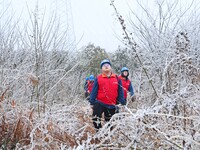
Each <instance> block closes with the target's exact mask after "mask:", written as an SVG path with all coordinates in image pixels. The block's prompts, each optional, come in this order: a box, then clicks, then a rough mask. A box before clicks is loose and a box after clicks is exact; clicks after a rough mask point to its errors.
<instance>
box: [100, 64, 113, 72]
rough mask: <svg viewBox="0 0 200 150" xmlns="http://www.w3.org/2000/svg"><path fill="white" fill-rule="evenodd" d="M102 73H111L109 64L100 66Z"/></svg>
mask: <svg viewBox="0 0 200 150" xmlns="http://www.w3.org/2000/svg"><path fill="white" fill-rule="evenodd" d="M102 71H103V72H110V71H111V66H110V64H107V63H105V64H103V66H102Z"/></svg>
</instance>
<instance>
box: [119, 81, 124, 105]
mask: <svg viewBox="0 0 200 150" xmlns="http://www.w3.org/2000/svg"><path fill="white" fill-rule="evenodd" d="M117 103H119V104H122V105H126V102H125V99H124V91H123V89H122V81H121V80H120V79H119V81H118V97H117Z"/></svg>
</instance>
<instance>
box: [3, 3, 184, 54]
mask: <svg viewBox="0 0 200 150" xmlns="http://www.w3.org/2000/svg"><path fill="white" fill-rule="evenodd" d="M36 1H37V0H0V2H1V6H4V9H5V8H6V5H8V4H9V3H11V6H12V9H13V11H14V12H15V14H18V15H19V14H22V15H23V17H24V16H26V17H27V6H28V7H29V9H31V10H32V11H33V10H34V7H35V3H36ZM66 1H68V2H69V1H70V0H38V2H39V9H40V12H42V11H44V10H45V12H46V17H49V16H47V15H48V14H50V12H51V11H52V10H57V11H59V12H60V13H64V14H66V8H67V7H66V5H65V4H66ZM181 1H184V0H181ZM185 1H187V0H185ZM70 2H71V3H68V6H69V4H70V5H71V9H69V8H67V10H69V11H67V13H68V18H70V19H69V20H70V21H69V22H68V23H69V25H70V27H71V31H72V29H73V31H74V35H75V39H76V42H78V45H77V48H78V49H79V48H80V47H82V46H85V45H87V44H88V43H89V42H91V43H94V44H95V46H100V47H102V48H105V49H106V50H107V51H113V50H116V49H117V47H118V45H123V44H122V43H121V42H120V41H119V40H118V39H117V38H116V36H118V37H121V38H122V36H121V35H122V30H121V26H120V24H119V22H118V21H117V20H116V15H115V12H114V9H113V7H112V6H110V0H71V1H70ZM133 2H135V3H134V4H133ZM142 2H143V3H145V5H147V6H148V7H152V8H153V5H152V2H155V1H154V0H145V1H142ZM26 5H27V6H26ZM55 5H56V7H55ZM115 5H116V7H117V9H118V10H119V12H120V14H122V16H123V18H125V19H126V20H125V21H128V19H127V18H128V16H129V13H128V12H130V8H131V9H132V10H134V11H136V12H138V15H140V14H139V13H140V11H139V10H137V9H138V7H137V6H136V0H115ZM23 17H21V18H23ZM63 17H64V18H66V15H63ZM80 40H81V41H80ZM79 41H80V42H79Z"/></svg>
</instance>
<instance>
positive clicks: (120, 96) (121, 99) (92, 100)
mask: <svg viewBox="0 0 200 150" xmlns="http://www.w3.org/2000/svg"><path fill="white" fill-rule="evenodd" d="M97 94H98V79H97V78H96V79H95V80H94V86H93V89H92V93H91V95H90V100H89V102H90V104H91V105H94V103H100V104H101V105H103V106H105V107H107V108H109V109H112V108H115V107H116V106H115V105H107V104H104V103H102V102H100V101H98V100H97V99H96V97H97ZM117 102H118V103H119V104H122V105H125V104H126V102H125V100H124V92H123V89H122V81H121V80H120V79H118V97H117Z"/></svg>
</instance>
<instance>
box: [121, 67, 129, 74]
mask: <svg viewBox="0 0 200 150" xmlns="http://www.w3.org/2000/svg"><path fill="white" fill-rule="evenodd" d="M124 71H129V70H128V68H126V67H123V68H122V69H121V73H122V72H124Z"/></svg>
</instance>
